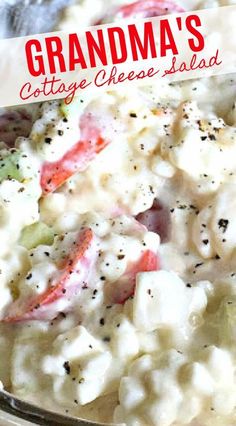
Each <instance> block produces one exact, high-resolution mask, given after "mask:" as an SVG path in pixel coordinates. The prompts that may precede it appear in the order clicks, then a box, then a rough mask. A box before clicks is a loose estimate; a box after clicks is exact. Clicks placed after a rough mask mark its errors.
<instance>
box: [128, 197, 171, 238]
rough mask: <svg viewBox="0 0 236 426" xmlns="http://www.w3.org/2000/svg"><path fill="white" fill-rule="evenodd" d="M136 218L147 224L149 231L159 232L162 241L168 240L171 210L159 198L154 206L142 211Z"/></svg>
mask: <svg viewBox="0 0 236 426" xmlns="http://www.w3.org/2000/svg"><path fill="white" fill-rule="evenodd" d="M136 219H137V220H138V222H140V223H142V225H144V226H146V228H147V229H148V231H150V232H155V233H156V234H158V235H159V236H160V238H161V242H162V243H164V242H166V241H168V238H169V234H170V223H171V221H170V211H169V209H168V208H167V207H165V206H164V205H163V204H162V203H160V202H159V201H158V200H155V201H154V203H153V205H152V207H151V208H150V209H149V210H147V211H145V212H143V213H140V214H139V215H138V216H137V217H136Z"/></svg>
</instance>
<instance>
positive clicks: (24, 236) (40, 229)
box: [19, 222, 54, 250]
mask: <svg viewBox="0 0 236 426" xmlns="http://www.w3.org/2000/svg"><path fill="white" fill-rule="evenodd" d="M53 241H54V234H53V231H52V229H51V228H49V227H48V226H47V225H46V224H45V223H43V222H36V223H33V224H32V225H29V226H26V227H25V228H24V229H23V230H22V233H21V236H20V240H19V244H21V245H22V246H24V247H25V248H27V249H28V250H31V249H33V248H35V247H38V246H39V245H46V246H51V245H52V244H53Z"/></svg>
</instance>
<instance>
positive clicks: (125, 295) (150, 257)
mask: <svg viewBox="0 0 236 426" xmlns="http://www.w3.org/2000/svg"><path fill="white" fill-rule="evenodd" d="M159 269H160V260H159V258H158V256H157V254H155V253H153V252H152V251H151V250H146V251H145V252H144V253H143V254H142V255H141V257H140V259H139V260H138V261H137V262H134V263H132V264H131V265H130V266H129V267H128V269H127V271H126V272H125V273H124V275H123V276H122V277H121V278H120V279H119V281H117V282H116V283H113V284H111V287H110V289H109V292H110V295H111V296H110V299H111V302H112V303H118V304H124V303H125V302H126V300H128V299H129V297H131V296H133V295H134V292H135V286H136V275H137V274H138V273H140V272H150V271H158V270H159Z"/></svg>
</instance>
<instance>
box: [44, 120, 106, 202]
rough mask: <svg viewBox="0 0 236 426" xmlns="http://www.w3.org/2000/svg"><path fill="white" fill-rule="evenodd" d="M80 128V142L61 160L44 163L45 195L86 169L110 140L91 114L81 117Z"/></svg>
mask: <svg viewBox="0 0 236 426" xmlns="http://www.w3.org/2000/svg"><path fill="white" fill-rule="evenodd" d="M80 129H81V140H80V141H79V142H78V143H76V144H75V145H74V146H73V147H72V148H71V149H70V150H69V151H68V152H67V153H66V154H65V155H64V156H63V157H62V158H61V159H60V160H58V161H55V162H46V163H44V165H43V167H42V171H41V187H42V189H43V193H44V195H45V194H48V193H50V192H54V191H55V190H56V189H57V188H58V187H60V186H61V185H63V183H65V181H66V180H67V179H69V178H70V177H71V176H72V175H73V174H75V173H77V172H82V171H84V170H85V169H86V167H87V166H88V164H89V162H90V161H91V160H93V159H94V158H95V157H96V155H97V154H98V153H99V152H100V151H102V150H103V149H104V148H105V147H106V146H107V145H108V143H109V142H108V141H107V140H104V139H103V138H102V137H101V136H100V132H99V130H98V128H97V127H96V126H95V125H94V123H93V117H92V116H90V115H89V114H88V115H85V116H84V117H82V118H81V123H80Z"/></svg>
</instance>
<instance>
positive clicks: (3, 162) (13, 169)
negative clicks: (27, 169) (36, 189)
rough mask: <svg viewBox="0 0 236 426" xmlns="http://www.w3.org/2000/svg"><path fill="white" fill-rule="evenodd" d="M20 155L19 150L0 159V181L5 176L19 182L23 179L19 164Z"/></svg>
mask: <svg viewBox="0 0 236 426" xmlns="http://www.w3.org/2000/svg"><path fill="white" fill-rule="evenodd" d="M20 156H21V155H20V153H19V152H14V153H10V154H8V155H6V157H4V158H1V159H0V182H2V181H3V180H4V179H7V178H11V179H16V180H18V181H19V182H21V181H22V180H23V179H24V176H23V173H22V170H21V168H20V165H19V161H20Z"/></svg>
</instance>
